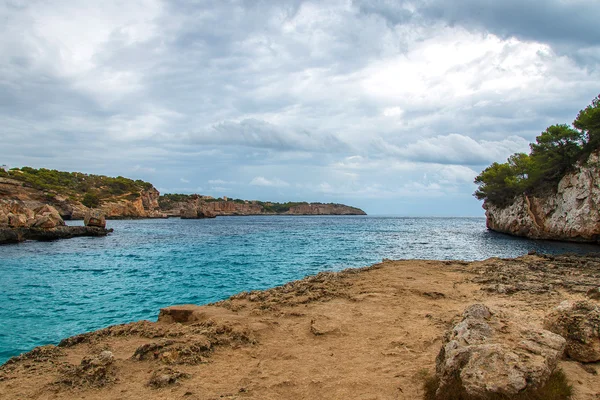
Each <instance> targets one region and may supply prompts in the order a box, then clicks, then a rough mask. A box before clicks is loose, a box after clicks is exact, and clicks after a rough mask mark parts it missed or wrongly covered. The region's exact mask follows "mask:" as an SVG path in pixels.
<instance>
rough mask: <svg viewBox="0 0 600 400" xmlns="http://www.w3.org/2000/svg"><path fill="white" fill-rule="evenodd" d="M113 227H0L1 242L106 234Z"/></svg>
mask: <svg viewBox="0 0 600 400" xmlns="http://www.w3.org/2000/svg"><path fill="white" fill-rule="evenodd" d="M110 232H112V229H103V228H98V227H93V226H57V227H56V228H51V229H43V228H15V229H11V228H0V244H9V243H19V242H23V241H25V240H44V241H49V240H57V239H69V238H74V237H78V236H106V235H108V234H109V233H110Z"/></svg>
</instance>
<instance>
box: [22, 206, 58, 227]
mask: <svg viewBox="0 0 600 400" xmlns="http://www.w3.org/2000/svg"><path fill="white" fill-rule="evenodd" d="M34 213H35V217H34V220H33V222H32V223H31V224H30V225H29V226H30V227H32V228H41V229H52V228H56V227H57V226H64V225H65V221H63V219H62V217H61V216H60V214H59V213H58V211H57V210H56V208H54V207H52V206H50V205H48V204H45V205H43V206H41V207H38V208H36V209H35V210H34Z"/></svg>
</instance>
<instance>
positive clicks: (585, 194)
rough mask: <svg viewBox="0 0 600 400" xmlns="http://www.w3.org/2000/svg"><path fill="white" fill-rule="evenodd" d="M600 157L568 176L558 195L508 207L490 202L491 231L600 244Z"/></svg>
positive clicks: (522, 198)
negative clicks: (599, 205)
mask: <svg viewBox="0 0 600 400" xmlns="http://www.w3.org/2000/svg"><path fill="white" fill-rule="evenodd" d="M598 177H600V155H599V153H598V152H596V153H593V154H591V155H590V157H589V158H588V160H587V162H585V163H582V164H580V165H578V166H577V167H576V168H575V170H574V171H573V172H571V173H568V174H567V175H565V176H564V177H563V178H562V179H561V180H560V182H559V183H558V187H557V189H556V191H555V192H554V193H549V194H548V195H546V196H528V195H526V194H522V195H520V196H517V197H516V198H515V200H514V201H513V202H512V203H511V204H510V205H508V206H507V207H499V206H496V205H494V204H491V203H489V202H487V201H486V202H485V203H484V204H483V208H484V209H485V210H486V212H485V215H486V219H487V227H488V229H491V230H493V231H497V232H502V233H508V234H511V235H515V236H524V237H529V238H532V239H551V240H564V241H575V242H590V243H600V212H599V207H598V204H599V203H600V181H599V179H598Z"/></svg>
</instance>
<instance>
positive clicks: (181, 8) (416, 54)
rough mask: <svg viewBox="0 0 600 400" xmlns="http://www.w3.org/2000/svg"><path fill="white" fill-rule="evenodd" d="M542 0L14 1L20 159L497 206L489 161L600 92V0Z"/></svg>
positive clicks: (284, 193)
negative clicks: (477, 176) (477, 191)
mask: <svg viewBox="0 0 600 400" xmlns="http://www.w3.org/2000/svg"><path fill="white" fill-rule="evenodd" d="M527 4H528V8H524V6H523V3H522V2H517V1H516V0H514V1H513V0H511V1H508V2H492V1H487V0H486V1H477V2H476V1H475V0H463V1H458V2H453V3H452V4H449V3H448V2H442V1H441V0H439V1H438V0H422V1H421V0H410V1H408V0H407V1H384V0H378V1H376V0H373V1H354V2H347V1H342V0H340V1H336V0H332V1H327V2H316V1H300V0H285V1H278V2H270V1H258V2H254V1H248V2H236V1H217V0H214V1H204V2H195V1H191V0H190V1H187V0H175V1H162V0H132V1H128V2H126V3H123V2H117V1H110V0H107V1H105V2H102V4H100V3H97V2H92V1H82V2H77V3H73V2H72V1H67V0H53V1H30V2H29V1H28V2H21V1H16V0H15V1H7V2H3V3H2V4H0V22H1V23H0V126H2V140H3V142H2V146H1V147H0V163H1V164H3V163H8V164H9V165H14V166H21V165H33V166H37V167H51V168H58V169H68V170H84V171H85V172H91V173H103V174H111V175H124V174H128V175H131V176H132V177H134V178H141V179H146V180H150V181H152V182H154V183H155V184H156V185H157V186H159V187H161V188H165V189H167V190H168V189H169V188H173V190H190V191H191V190H197V188H198V187H206V186H205V185H206V183H207V182H210V181H214V184H212V183H211V184H210V187H209V189H207V190H208V191H209V192H210V193H206V194H211V195H219V194H220V193H218V192H217V191H218V190H220V189H222V190H227V191H228V192H229V193H230V194H231V195H232V196H235V197H240V198H242V197H248V198H258V199H269V198H272V199H273V200H278V199H279V200H313V201H319V200H324V199H325V198H326V199H328V200H329V199H331V200H338V201H345V200H347V201H349V202H353V203H356V204H357V205H360V204H358V203H360V202H361V201H362V200H361V199H362V198H363V197H361V196H364V198H369V199H371V200H370V201H371V202H370V203H368V204H374V203H372V202H373V201H378V200H377V199H379V198H387V199H389V201H388V202H385V201H383V200H382V201H381V202H380V203H377V205H371V207H373V209H372V210H368V211H380V212H394V210H393V207H394V204H395V203H394V201H397V199H399V198H400V197H402V196H406V195H407V193H422V195H423V196H430V195H431V196H436V198H438V197H440V196H442V197H443V195H444V194H445V195H448V196H450V197H451V198H457V199H460V201H458V200H457V203H456V206H455V210H459V209H460V210H462V211H460V213H461V214H468V213H475V214H477V213H480V210H479V206H478V205H477V202H471V196H470V193H471V192H472V190H473V187H472V183H470V182H469V176H470V175H472V174H473V171H475V172H477V171H476V170H477V169H478V168H481V167H484V166H485V164H486V163H488V162H492V161H502V160H504V159H505V158H506V157H507V156H508V155H509V154H510V153H511V152H513V151H520V150H522V149H526V143H527V142H528V141H531V140H533V139H534V137H535V136H536V135H537V134H539V133H540V132H541V131H542V130H544V128H545V127H546V126H548V125H550V124H553V123H563V122H570V121H572V119H573V118H574V117H575V115H576V113H577V111H578V110H579V109H581V108H583V107H584V106H585V105H587V104H588V103H589V102H590V100H591V99H592V98H593V97H595V96H596V95H597V94H598V93H597V92H598V85H597V82H598V81H599V78H600V70H599V69H598V66H599V65H600V58H599V57H598V55H599V54H600V53H599V52H600V51H599V50H598V43H600V41H599V40H598V37H599V29H600V28H598V24H596V23H595V21H597V20H598V19H599V18H598V17H599V15H598V13H599V11H598V10H597V7H594V4H593V2H592V1H586V0H581V1H579V2H577V3H576V5H577V6H575V5H574V4H575V2H570V3H569V2H562V1H558V0H553V1H549V2H543V3H542V2H541V1H535V2H528V3H527ZM557 21H560V23H559V22H557ZM425 172H426V175H427V177H426V178H425V177H424V173H425ZM182 177H183V178H182ZM275 177H277V178H278V179H280V180H281V182H285V183H286V184H288V185H287V186H286V185H282V184H272V185H264V184H263V185H257V183H261V182H262V183H265V182H271V183H277V182H278V181H277V180H275ZM257 178H263V179H262V180H255V179H257ZM182 179H183V180H186V181H189V184H188V182H183V181H182ZM218 181H220V182H228V183H232V182H237V183H236V184H235V185H231V188H229V187H228V186H229V185H228V184H224V183H222V184H216V182H218ZM253 181H254V183H255V184H250V182H253ZM400 182H401V183H400ZM181 183H185V186H186V187H185V188H183V187H181V186H182V185H181ZM201 185H203V186H201ZM234 189H235V190H234ZM452 196H455V197H452ZM324 197H325V198H324ZM394 199H395V200H394ZM466 199H468V201H467V200H466ZM412 204H413V205H412V207H414V210H418V209H419V207H420V206H419V203H418V202H415V203H412ZM463 204H468V205H469V206H468V207H471V208H469V210H471V212H468V210H466V209H463V208H462V207H467V206H463ZM451 209H452V207H449V208H448V210H451ZM465 210H466V211H465ZM456 212H459V211H456ZM414 213H418V211H414Z"/></svg>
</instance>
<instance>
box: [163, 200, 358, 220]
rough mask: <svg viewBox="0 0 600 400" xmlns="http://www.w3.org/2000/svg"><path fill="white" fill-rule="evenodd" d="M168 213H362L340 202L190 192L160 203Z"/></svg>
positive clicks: (188, 215)
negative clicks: (273, 200)
mask: <svg viewBox="0 0 600 400" xmlns="http://www.w3.org/2000/svg"><path fill="white" fill-rule="evenodd" d="M162 210H163V212H165V213H166V214H167V215H169V216H181V217H182V218H186V219H188V218H207V217H208V218H210V217H214V216H219V215H222V216H225V215H366V213H365V212H364V211H363V210H361V209H359V208H355V207H350V206H346V205H343V204H333V203H332V204H323V203H293V204H291V205H289V203H288V205H287V206H286V205H282V204H277V205H276V206H274V205H273V203H263V202H258V201H240V200H235V201H232V200H218V199H213V198H211V197H208V196H201V195H190V196H187V198H186V199H185V200H183V201H175V202H167V201H165V202H164V203H163V204H162Z"/></svg>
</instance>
